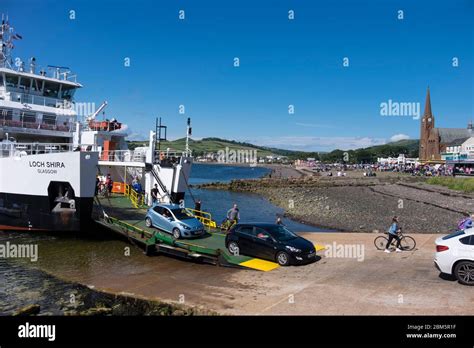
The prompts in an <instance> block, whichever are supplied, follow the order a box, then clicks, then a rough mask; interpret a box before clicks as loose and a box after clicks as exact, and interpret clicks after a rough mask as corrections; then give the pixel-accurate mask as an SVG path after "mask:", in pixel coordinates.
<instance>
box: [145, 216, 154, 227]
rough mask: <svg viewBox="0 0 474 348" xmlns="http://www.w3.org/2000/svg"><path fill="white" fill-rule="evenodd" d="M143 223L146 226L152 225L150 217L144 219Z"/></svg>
mask: <svg viewBox="0 0 474 348" xmlns="http://www.w3.org/2000/svg"><path fill="white" fill-rule="evenodd" d="M145 225H146V227H153V223H152V222H151V219H150V218H149V217H147V218H146V219H145Z"/></svg>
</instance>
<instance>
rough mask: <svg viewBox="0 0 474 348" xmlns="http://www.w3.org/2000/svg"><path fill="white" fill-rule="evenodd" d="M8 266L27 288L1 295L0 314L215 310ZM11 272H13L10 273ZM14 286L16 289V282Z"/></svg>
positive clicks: (183, 313)
mask: <svg viewBox="0 0 474 348" xmlns="http://www.w3.org/2000/svg"><path fill="white" fill-rule="evenodd" d="M11 267H12V269H13V270H14V272H15V275H17V274H19V273H21V275H22V279H23V280H22V281H23V282H24V283H22V284H21V285H20V287H21V288H24V289H28V290H27V291H26V292H18V293H12V294H14V295H13V296H14V298H8V299H1V300H2V301H0V303H3V304H4V306H0V315H12V316H31V315H39V316H42V315H59V316H63V315H64V316H112V315H113V316H138V315H140V316H141V315H147V316H194V315H217V313H215V312H212V311H208V310H205V309H204V308H195V307H190V306H185V305H183V304H175V303H166V302H160V301H153V300H147V299H141V298H137V297H135V296H133V295H131V294H130V295H127V294H112V293H107V292H103V291H98V290H96V289H93V288H90V287H87V286H85V285H82V284H78V283H75V282H69V281H65V280H62V279H59V278H57V277H55V276H52V275H50V274H48V273H46V272H44V271H41V270H39V269H35V268H30V267H26V266H21V265H18V264H11ZM11 276H14V275H13V274H12V275H11ZM16 277H18V276H16ZM25 282H26V283H25ZM12 283H13V282H12ZM16 288H17V290H19V289H18V284H17V285H16ZM12 291H14V289H12ZM0 298H1V296H0ZM7 300H8V301H7Z"/></svg>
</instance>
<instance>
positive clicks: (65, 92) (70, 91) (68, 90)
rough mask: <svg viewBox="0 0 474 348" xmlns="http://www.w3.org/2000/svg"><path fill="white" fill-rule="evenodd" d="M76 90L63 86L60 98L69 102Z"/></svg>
mask: <svg viewBox="0 0 474 348" xmlns="http://www.w3.org/2000/svg"><path fill="white" fill-rule="evenodd" d="M75 91H76V90H75V89H74V88H72V87H68V86H63V92H62V96H63V99H66V100H70V99H71V98H72V97H73V96H74V92H75Z"/></svg>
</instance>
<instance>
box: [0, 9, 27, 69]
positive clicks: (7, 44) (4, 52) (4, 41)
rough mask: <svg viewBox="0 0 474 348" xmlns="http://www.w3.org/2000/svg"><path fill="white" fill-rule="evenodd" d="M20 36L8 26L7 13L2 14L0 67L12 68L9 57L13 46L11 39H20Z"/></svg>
mask: <svg viewBox="0 0 474 348" xmlns="http://www.w3.org/2000/svg"><path fill="white" fill-rule="evenodd" d="M22 38H23V37H22V36H21V35H19V34H17V33H15V29H14V28H13V27H11V26H10V21H9V20H8V15H5V14H2V22H1V24H0V67H2V68H8V69H13V67H12V65H13V63H12V59H11V51H12V50H13V49H14V48H15V45H14V44H13V40H21V39H22Z"/></svg>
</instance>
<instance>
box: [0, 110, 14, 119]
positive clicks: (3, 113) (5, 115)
mask: <svg viewBox="0 0 474 348" xmlns="http://www.w3.org/2000/svg"><path fill="white" fill-rule="evenodd" d="M12 119H13V112H12V110H8V109H0V120H2V121H11V120H12Z"/></svg>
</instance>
